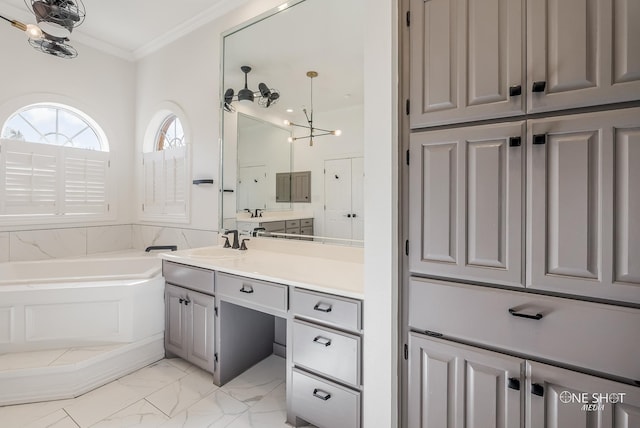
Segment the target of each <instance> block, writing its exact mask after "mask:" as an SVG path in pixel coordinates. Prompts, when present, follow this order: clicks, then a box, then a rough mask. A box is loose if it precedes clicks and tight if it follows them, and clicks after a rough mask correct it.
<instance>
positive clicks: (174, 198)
mask: <svg viewBox="0 0 640 428" xmlns="http://www.w3.org/2000/svg"><path fill="white" fill-rule="evenodd" d="M162 152H163V153H164V177H165V181H164V182H165V189H164V196H165V198H164V205H165V207H164V208H165V209H164V212H165V214H170V215H184V214H186V212H187V198H186V193H187V189H186V182H185V180H186V178H187V148H186V146H182V147H177V148H172V149H165V150H163V151H162Z"/></svg>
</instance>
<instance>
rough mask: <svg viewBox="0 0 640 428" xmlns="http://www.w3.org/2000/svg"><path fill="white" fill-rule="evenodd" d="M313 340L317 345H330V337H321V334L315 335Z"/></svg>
mask: <svg viewBox="0 0 640 428" xmlns="http://www.w3.org/2000/svg"><path fill="white" fill-rule="evenodd" d="M313 341H314V342H315V343H317V344H318V345H324V346H330V345H331V339H327V338H326V337H322V336H316V337H315V338H314V339H313Z"/></svg>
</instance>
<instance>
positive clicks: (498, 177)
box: [409, 122, 525, 286]
mask: <svg viewBox="0 0 640 428" xmlns="http://www.w3.org/2000/svg"><path fill="white" fill-rule="evenodd" d="M524 130H525V128H524V122H514V123H507V124H495V125H486V126H473V127H466V128H458V129H453V130H443V131H425V132H415V133H412V134H411V136H410V155H411V156H410V166H409V170H410V171H409V174H410V178H409V179H410V182H409V191H410V193H411V198H410V200H409V257H410V258H409V268H410V270H411V272H415V273H423V274H428V275H434V276H442V277H447V278H459V279H465V280H471V281H477V282H489V283H494V284H503V285H514V286H522V285H523V274H522V235H523V233H524V229H523V228H524V222H523V212H522V206H523V202H524V188H523V187H524V176H525V173H524V165H525V164H524V150H525V144H524Z"/></svg>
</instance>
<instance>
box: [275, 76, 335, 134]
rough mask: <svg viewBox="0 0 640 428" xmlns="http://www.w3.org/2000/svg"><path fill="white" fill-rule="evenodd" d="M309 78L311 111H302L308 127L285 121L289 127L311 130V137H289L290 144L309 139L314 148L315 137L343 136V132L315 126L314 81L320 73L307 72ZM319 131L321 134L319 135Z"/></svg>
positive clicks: (304, 109)
mask: <svg viewBox="0 0 640 428" xmlns="http://www.w3.org/2000/svg"><path fill="white" fill-rule="evenodd" d="M307 77H308V78H309V82H310V86H311V103H310V106H311V107H310V111H309V112H307V109H306V108H303V109H302V111H303V112H304V115H305V117H306V118H307V125H300V124H297V123H293V122H291V121H289V120H285V121H284V124H285V125H287V126H296V127H298V128H305V129H308V130H309V135H305V136H304V137H289V138H288V140H289V142H290V143H293V142H294V141H296V140H304V139H307V138H308V139H309V146H313V139H314V138H315V137H322V136H323V135H335V136H339V135H341V134H342V131H341V130H339V129H336V130H333V131H330V130H328V129H322V128H318V127H315V126H313V79H314V78H315V77H318V72H317V71H307ZM318 131H319V133H318Z"/></svg>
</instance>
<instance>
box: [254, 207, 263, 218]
mask: <svg viewBox="0 0 640 428" xmlns="http://www.w3.org/2000/svg"><path fill="white" fill-rule="evenodd" d="M262 211H263V210H261V209H260V208H256V215H255V216H256V217H262ZM258 214H260V215H258Z"/></svg>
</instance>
